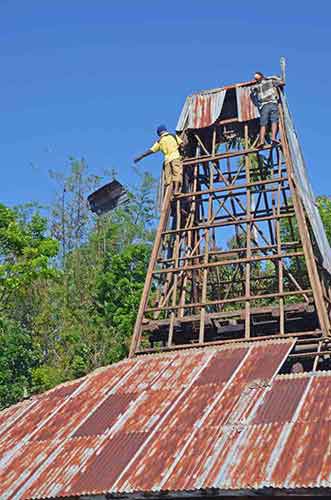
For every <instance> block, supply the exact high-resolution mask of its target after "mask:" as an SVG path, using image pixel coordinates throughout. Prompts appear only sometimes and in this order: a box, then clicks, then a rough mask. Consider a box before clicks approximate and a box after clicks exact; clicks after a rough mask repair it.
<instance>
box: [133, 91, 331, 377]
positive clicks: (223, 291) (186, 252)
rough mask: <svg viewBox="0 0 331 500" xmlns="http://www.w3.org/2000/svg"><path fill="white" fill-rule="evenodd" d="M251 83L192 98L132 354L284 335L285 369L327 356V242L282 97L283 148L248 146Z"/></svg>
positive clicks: (252, 124) (254, 135)
mask: <svg viewBox="0 0 331 500" xmlns="http://www.w3.org/2000/svg"><path fill="white" fill-rule="evenodd" d="M252 85H253V82H244V83H239V84H236V85H232V86H228V87H223V88H219V89H213V90H210V91H206V92H201V93H199V94H194V95H192V96H189V97H188V98H187V100H186V103H185V106H184V108H183V111H182V114H181V116H180V119H179V122H178V125H177V131H178V132H179V133H181V136H182V138H184V142H185V155H184V159H183V176H184V180H183V188H182V190H181V191H180V192H179V191H178V192H176V191H174V190H173V188H172V187H170V188H168V190H167V191H166V193H165V196H164V199H163V207H162V210H161V216H160V222H159V226H158V229H157V233H156V238H155V242H154V246H153V250H152V254H151V260H150V264H149V268H148V273H147V277H146V282H145V287H144V291H143V295H142V298H141V303H140V307H139V312H138V315H137V320H136V325H135V330H134V335H133V340H132V345H131V352H130V355H131V356H134V355H137V354H140V353H147V352H158V351H165V350H173V349H181V348H186V349H187V348H189V347H191V346H192V347H197V346H205V345H208V344H218V343H229V342H245V341H252V340H262V339H266V340H267V339H272V338H277V337H278V338H279V337H281V338H286V337H293V338H295V339H296V344H295V348H294V350H293V352H292V353H291V355H290V357H291V359H289V360H288V366H287V369H289V368H291V367H293V364H294V363H295V362H297V361H298V360H299V361H300V363H301V366H302V367H303V368H304V369H312V368H313V367H314V369H316V368H317V367H318V365H319V364H320V363H323V362H324V361H325V360H327V359H329V353H330V354H331V349H330V347H331V346H330V345H329V338H330V337H329V335H330V306H331V290H330V264H329V261H330V260H331V259H330V255H329V251H330V249H329V245H328V243H327V240H326V237H325V233H324V229H323V226H322V223H321V220H320V217H319V214H318V211H317V208H316V206H315V202H314V198H313V194H312V191H311V188H310V185H309V181H308V179H307V176H306V170H305V165H304V161H303V158H302V154H301V149H300V145H299V141H298V138H297V135H296V132H295V130H294V126H293V122H292V119H291V116H290V114H289V111H288V107H287V103H286V99H285V97H284V95H283V92H282V91H281V90H280V91H279V99H280V100H279V113H280V123H279V126H280V144H279V145H272V144H266V145H265V147H263V148H262V149H257V148H256V143H257V140H258V131H259V114H258V111H257V109H256V107H255V106H254V104H253V103H252V101H251V97H250V91H251V86H252Z"/></svg>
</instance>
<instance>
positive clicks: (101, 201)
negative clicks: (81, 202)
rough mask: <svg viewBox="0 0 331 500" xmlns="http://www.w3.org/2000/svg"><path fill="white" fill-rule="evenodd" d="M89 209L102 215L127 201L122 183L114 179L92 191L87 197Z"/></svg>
mask: <svg viewBox="0 0 331 500" xmlns="http://www.w3.org/2000/svg"><path fill="white" fill-rule="evenodd" d="M87 200H88V202H89V205H90V209H91V210H92V212H94V213H96V214H97V215H102V214H105V213H107V212H109V211H110V210H113V209H114V208H117V207H119V206H121V205H123V204H125V203H127V202H128V201H129V196H128V193H127V191H126V190H125V188H124V187H123V186H122V184H121V183H120V182H118V181H116V180H113V181H112V182H109V183H108V184H106V185H105V186H102V187H101V188H99V189H97V190H96V191H94V193H92V194H90V195H89V196H88V198H87Z"/></svg>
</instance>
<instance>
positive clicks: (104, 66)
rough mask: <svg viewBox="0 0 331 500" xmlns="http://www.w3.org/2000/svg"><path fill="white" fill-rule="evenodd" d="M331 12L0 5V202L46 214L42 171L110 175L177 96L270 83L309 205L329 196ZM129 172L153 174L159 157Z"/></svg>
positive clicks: (244, 4) (259, 6) (300, 6)
mask: <svg viewBox="0 0 331 500" xmlns="http://www.w3.org/2000/svg"><path fill="white" fill-rule="evenodd" d="M330 14H331V4H330V3H329V2H327V1H322V0H315V1H314V2H313V8H312V4H311V2H302V1H297V0H294V1H286V2H285V1H283V0H279V1H277V2H271V3H270V2H269V3H268V2H265V1H263V2H262V1H260V0H255V1H253V2H251V1H247V0H237V1H236V2H226V1H221V0H205V1H204V2H202V1H201V0H200V1H197V0H181V1H179V0H177V1H173V0H168V1H165V0H164V1H160V0H154V1H150V0H140V1H138V0H53V1H49V0H48V1H45V0H29V1H27V0H0V61H1V79H0V89H1V94H0V129H1V139H0V160H1V171H2V182H1V185H0V190H1V192H0V201H1V202H3V203H6V204H9V205H16V204H20V203H25V202H27V201H31V200H36V201H39V202H41V203H43V204H46V203H48V202H49V201H50V200H51V199H52V197H53V196H54V186H53V184H52V182H51V181H50V180H49V179H48V175H47V172H48V169H49V168H52V169H57V170H63V169H65V168H66V165H67V163H68V162H67V159H68V157H69V156H74V157H78V158H80V157H84V158H85V159H86V160H87V162H88V163H89V165H90V167H91V170H92V171H93V172H95V173H102V171H103V170H104V169H105V168H116V169H117V170H118V171H119V173H120V179H121V180H122V181H124V182H125V183H134V182H135V179H134V177H133V175H132V170H131V166H132V158H133V157H134V156H136V155H137V154H138V153H140V152H142V151H144V150H145V149H147V148H148V147H149V146H150V145H151V144H152V142H153V141H154V138H155V127H156V126H157V125H158V124H160V123H166V124H167V125H168V127H169V128H174V127H175V125H176V121H177V117H178V114H179V112H180V109H181V106H182V104H183V102H184V99H185V97H186V95H187V94H190V93H192V92H194V91H197V90H201V89H207V88H211V87H216V86H220V85H223V84H229V83H234V82H237V81H243V80H246V79H249V78H250V76H251V74H252V72H253V71H254V70H255V69H259V70H261V71H263V72H265V73H267V74H274V73H276V72H277V71H278V69H279V58H280V56H282V55H284V56H286V58H287V61H288V72H287V95H288V99H289V104H290V107H291V111H292V113H293V115H294V119H295V123H296V126H297V129H298V132H299V135H300V138H301V142H302V145H303V150H304V154H305V157H306V160H307V164H308V167H309V174H310V178H311V180H312V184H313V187H314V190H315V192H316V194H322V193H323V194H331V173H330V166H329V158H328V147H329V143H330V116H331V113H330V111H331V109H330V108H331V100H329V99H328V98H327V92H328V89H329V88H330V85H331V81H330V80H331V66H330V48H331V28H330V26H331V22H330V21H331V19H330V17H331V16H330ZM140 165H141V168H144V169H146V170H149V171H150V172H151V173H153V174H155V175H156V174H157V173H158V171H159V168H160V165H161V157H160V156H158V155H154V156H153V157H151V158H148V159H146V160H145V161H144V163H141V164H140Z"/></svg>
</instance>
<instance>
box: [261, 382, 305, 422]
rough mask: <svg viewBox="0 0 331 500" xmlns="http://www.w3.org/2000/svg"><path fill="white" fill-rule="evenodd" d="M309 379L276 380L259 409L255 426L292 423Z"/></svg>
mask: <svg viewBox="0 0 331 500" xmlns="http://www.w3.org/2000/svg"><path fill="white" fill-rule="evenodd" d="M308 381H309V379H308V378H307V377H301V378H297V379H280V380H276V381H275V383H274V384H273V385H272V387H271V388H270V390H269V391H267V392H266V395H265V398H264V400H263V402H262V404H261V406H260V408H259V409H258V411H257V413H256V415H255V417H254V419H253V423H254V424H269V423H274V422H290V421H291V420H292V418H293V416H294V413H295V411H296V409H297V407H298V404H299V402H300V400H301V398H302V396H303V394H304V391H305V389H306V387H307V384H308Z"/></svg>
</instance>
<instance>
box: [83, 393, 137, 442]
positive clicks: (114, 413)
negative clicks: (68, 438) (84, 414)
mask: <svg viewBox="0 0 331 500" xmlns="http://www.w3.org/2000/svg"><path fill="white" fill-rule="evenodd" d="M136 397H137V394H111V395H110V396H109V397H108V398H107V399H106V400H105V401H104V402H103V403H101V405H100V406H98V407H97V409H96V410H95V411H94V412H93V413H92V415H90V416H89V417H88V418H87V420H85V422H84V423H83V424H82V425H81V426H80V427H79V428H78V429H77V431H76V432H75V434H74V435H73V437H82V436H93V435H98V434H103V433H104V432H106V431H107V430H108V429H110V428H111V427H112V426H113V425H114V424H115V423H116V421H117V420H118V419H119V418H120V417H121V416H122V415H123V414H124V413H125V412H126V410H127V409H128V408H129V404H130V403H131V402H132V401H133V400H135V399H136Z"/></svg>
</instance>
